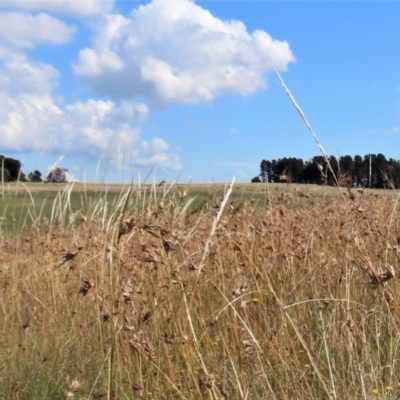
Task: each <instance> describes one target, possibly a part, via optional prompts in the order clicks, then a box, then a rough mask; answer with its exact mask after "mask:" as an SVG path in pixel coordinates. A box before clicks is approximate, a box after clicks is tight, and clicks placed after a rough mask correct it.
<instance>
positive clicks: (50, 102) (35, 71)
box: [0, 56, 180, 169]
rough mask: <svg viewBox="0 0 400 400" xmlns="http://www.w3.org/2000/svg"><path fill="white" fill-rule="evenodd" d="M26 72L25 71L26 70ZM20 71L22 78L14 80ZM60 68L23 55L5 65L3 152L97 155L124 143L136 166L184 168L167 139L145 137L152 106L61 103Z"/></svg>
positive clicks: (0, 81) (0, 103) (1, 79)
mask: <svg viewBox="0 0 400 400" xmlns="http://www.w3.org/2000/svg"><path fill="white" fill-rule="evenodd" d="M21 71H22V72H21ZM16 76H21V79H19V80H18V79H15V77H16ZM57 78H58V71H57V70H55V69H54V68H53V67H52V66H50V65H48V64H44V63H33V62H30V61H29V60H27V59H26V58H23V56H19V58H18V59H15V60H12V61H10V62H9V63H3V65H2V67H1V68H0V132H1V148H2V151H3V152H7V151H8V152H19V153H29V152H32V151H42V150H44V149H45V150H46V151H47V152H50V153H55V154H66V155H72V156H82V157H84V158H85V159H92V160H98V159H99V158H101V157H103V156H107V157H111V158H114V159H115V158H116V157H117V156H116V155H115V154H113V152H114V150H115V151H116V150H117V147H120V148H123V149H124V152H125V154H126V155H127V157H128V158H129V159H130V160H132V164H133V165H134V166H135V165H136V166H150V167H151V166H152V165H153V164H154V163H156V162H158V163H159V164H160V165H161V166H162V167H166V168H172V169H176V168H180V164H179V159H178V157H177V156H176V155H174V154H170V153H169V146H168V144H167V143H166V142H164V141H163V140H162V139H159V138H155V139H153V140H151V141H149V142H146V141H142V140H141V139H140V133H141V131H140V123H141V122H143V121H144V120H146V118H147V116H148V107H147V106H146V105H145V104H141V103H135V102H132V101H131V102H126V101H120V102H114V101H111V100H107V101H104V100H93V99H89V100H85V101H79V102H75V103H69V104H58V103H57V102H55V100H54V99H53V97H52V94H51V92H52V90H53V89H54V87H55V86H56V85H57V83H58V82H57Z"/></svg>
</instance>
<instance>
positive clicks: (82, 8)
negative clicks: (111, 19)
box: [0, 0, 114, 17]
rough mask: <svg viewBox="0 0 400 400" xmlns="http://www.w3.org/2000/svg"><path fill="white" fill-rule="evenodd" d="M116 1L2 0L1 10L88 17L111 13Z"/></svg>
mask: <svg viewBox="0 0 400 400" xmlns="http://www.w3.org/2000/svg"><path fill="white" fill-rule="evenodd" d="M113 6H114V0H80V1H79V0H1V1H0V8H4V9H16V10H26V11H39V10H40V11H47V12H50V13H56V14H65V15H75V16H82V17H88V16H91V15H97V14H101V13H105V12H110V11H111V10H112V8H113Z"/></svg>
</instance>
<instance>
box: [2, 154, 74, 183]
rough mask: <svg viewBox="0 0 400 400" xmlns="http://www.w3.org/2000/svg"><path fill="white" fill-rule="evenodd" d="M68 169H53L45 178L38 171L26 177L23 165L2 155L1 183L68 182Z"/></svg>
mask: <svg viewBox="0 0 400 400" xmlns="http://www.w3.org/2000/svg"><path fill="white" fill-rule="evenodd" d="M67 172H68V169H66V168H59V167H55V168H53V169H52V170H51V171H50V172H49V173H48V174H47V176H45V177H43V175H42V173H41V172H40V171H38V170H35V171H32V172H30V173H29V174H28V175H25V174H24V173H23V172H22V163H21V161H19V160H16V159H14V158H11V157H5V156H2V155H0V182H16V181H21V182H56V183H63V182H67V174H66V173H67Z"/></svg>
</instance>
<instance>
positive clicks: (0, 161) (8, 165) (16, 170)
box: [0, 155, 26, 182]
mask: <svg viewBox="0 0 400 400" xmlns="http://www.w3.org/2000/svg"><path fill="white" fill-rule="evenodd" d="M21 167H22V164H21V161H19V160H15V159H14V158H9V157H4V156H2V155H0V168H4V169H7V170H8V172H9V173H10V175H9V181H10V182H12V181H17V180H21V181H26V177H25V175H24V173H23V172H22V169H21Z"/></svg>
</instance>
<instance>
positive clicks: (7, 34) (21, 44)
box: [0, 12, 75, 59]
mask: <svg viewBox="0 0 400 400" xmlns="http://www.w3.org/2000/svg"><path fill="white" fill-rule="evenodd" d="M0 27H1V29H0V59H1V58H4V57H5V56H7V55H9V54H10V53H11V52H12V50H15V49H26V48H33V47H35V46H36V45H38V44H63V43H66V42H68V41H70V40H71V39H72V37H73V34H74V32H75V28H74V27H73V26H70V25H68V24H66V23H65V22H63V21H60V20H59V19H57V18H54V17H52V16H50V15H48V14H45V13H39V14H36V15H31V14H25V13H18V12H0Z"/></svg>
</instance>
